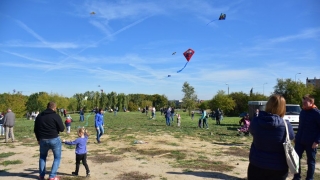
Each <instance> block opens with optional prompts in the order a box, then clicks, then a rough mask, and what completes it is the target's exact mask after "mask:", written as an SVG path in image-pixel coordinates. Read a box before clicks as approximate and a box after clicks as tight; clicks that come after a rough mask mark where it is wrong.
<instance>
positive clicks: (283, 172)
mask: <svg viewBox="0 0 320 180" xmlns="http://www.w3.org/2000/svg"><path fill="white" fill-rule="evenodd" d="M285 113H286V100H285V99H284V98H283V97H282V96H280V95H272V96H271V97H270V98H269V100H268V102H267V104H266V108H265V111H260V113H259V116H258V117H254V118H253V119H252V121H251V124H250V127H249V132H250V133H251V134H252V136H253V142H252V144H251V148H250V155H249V167H248V180H257V179H259V180H261V179H263V180H285V179H286V178H287V176H288V165H287V161H286V155H285V152H284V148H283V142H284V141H285V139H286V127H285V124H284V119H283V116H284V115H285ZM286 123H287V126H288V132H289V138H290V140H292V139H293V138H294V132H293V128H292V126H291V124H290V123H289V121H288V120H286Z"/></svg>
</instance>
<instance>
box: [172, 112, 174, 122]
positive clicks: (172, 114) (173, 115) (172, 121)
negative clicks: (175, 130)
mask: <svg viewBox="0 0 320 180" xmlns="http://www.w3.org/2000/svg"><path fill="white" fill-rule="evenodd" d="M173 117H174V113H171V121H172V122H173Z"/></svg>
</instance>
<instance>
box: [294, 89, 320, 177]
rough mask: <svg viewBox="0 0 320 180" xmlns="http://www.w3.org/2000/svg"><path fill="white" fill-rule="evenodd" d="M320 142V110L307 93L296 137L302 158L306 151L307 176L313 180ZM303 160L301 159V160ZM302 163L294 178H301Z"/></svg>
mask: <svg viewBox="0 0 320 180" xmlns="http://www.w3.org/2000/svg"><path fill="white" fill-rule="evenodd" d="M319 143H320V111H319V109H318V108H317V107H316V106H315V105H314V98H313V97H312V96H311V95H309V94H307V95H305V96H304V97H303V98H302V111H301V112H300V116H299V127H298V131H297V134H296V138H295V147H294V148H295V150H296V152H297V154H298V155H299V157H300V159H301V157H302V154H303V152H304V151H306V154H307V164H308V170H307V177H306V180H312V179H313V175H314V171H315V167H316V154H317V147H318V144H319ZM300 162H301V161H300ZM300 173H301V165H300V167H299V173H298V174H295V175H294V178H293V179H294V180H300V179H301V175H300Z"/></svg>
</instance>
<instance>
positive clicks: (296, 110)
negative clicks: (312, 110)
mask: <svg viewBox="0 0 320 180" xmlns="http://www.w3.org/2000/svg"><path fill="white" fill-rule="evenodd" d="M266 104H267V101H249V102H248V105H249V117H250V120H252V118H253V115H254V113H255V112H256V109H259V110H261V111H264V110H265V108H266ZM300 112H301V108H300V105H299V104H286V114H285V115H284V117H283V119H287V120H289V122H290V123H291V125H292V127H293V129H298V127H299V115H300Z"/></svg>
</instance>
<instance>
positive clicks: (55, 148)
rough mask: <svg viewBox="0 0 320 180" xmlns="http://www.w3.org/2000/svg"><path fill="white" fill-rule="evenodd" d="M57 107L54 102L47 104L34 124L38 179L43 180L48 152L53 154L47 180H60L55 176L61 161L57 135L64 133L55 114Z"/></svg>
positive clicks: (60, 120)
mask: <svg viewBox="0 0 320 180" xmlns="http://www.w3.org/2000/svg"><path fill="white" fill-rule="evenodd" d="M56 108H57V105H56V103H55V102H49V103H48V105H47V109H46V110H44V111H43V112H41V113H40V114H39V115H38V116H37V118H36V120H35V122H34V133H35V135H36V138H37V141H38V144H39V145H40V150H39V151H40V158H39V174H40V176H39V179H40V180H44V177H45V174H46V162H47V156H48V151H49V150H50V149H51V150H52V153H53V164H52V166H51V173H50V175H49V180H60V177H58V176H57V171H58V169H59V165H60V161H61V147H62V144H61V139H60V137H59V133H60V132H63V131H64V129H65V128H64V125H63V122H62V119H61V117H60V116H59V114H57V113H56Z"/></svg>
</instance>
